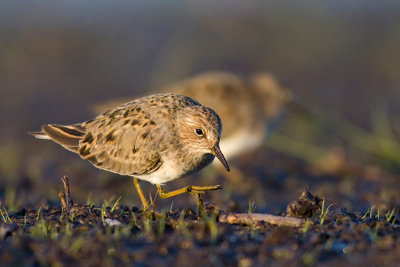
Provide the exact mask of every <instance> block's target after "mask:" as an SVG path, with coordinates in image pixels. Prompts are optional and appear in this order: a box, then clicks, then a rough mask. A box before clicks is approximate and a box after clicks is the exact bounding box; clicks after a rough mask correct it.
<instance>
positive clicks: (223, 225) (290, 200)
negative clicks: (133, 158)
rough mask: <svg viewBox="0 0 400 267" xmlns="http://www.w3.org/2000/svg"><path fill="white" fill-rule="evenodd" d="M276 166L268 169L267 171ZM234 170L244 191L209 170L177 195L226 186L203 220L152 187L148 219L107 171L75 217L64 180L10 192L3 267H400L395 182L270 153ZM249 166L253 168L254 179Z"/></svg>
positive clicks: (78, 200) (75, 195)
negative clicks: (229, 217) (232, 218)
mask: <svg viewBox="0 0 400 267" xmlns="http://www.w3.org/2000/svg"><path fill="white" fill-rule="evenodd" d="M73 160H77V159H75V158H73V159H71V161H73ZM246 160H249V161H250V162H247V161H246ZM66 161H67V162H64V163H63V164H68V162H69V160H68V159H67V160H66ZM78 162H79V161H78ZM265 162H268V164H269V168H268V169H265V168H263V167H262V166H263V164H264V163H265ZM235 164H236V167H237V168H238V169H239V168H240V169H242V170H243V173H241V175H243V176H242V177H239V178H238V180H234V181H232V180H229V179H227V178H223V176H222V175H220V174H219V173H218V172H216V171H213V170H212V167H210V170H209V171H208V172H207V171H205V173H201V174H199V175H197V176H195V177H190V178H185V179H182V180H180V181H177V182H176V183H174V184H173V185H172V186H170V187H174V188H175V187H176V188H177V187H178V186H179V185H186V184H190V183H196V182H197V184H199V183H200V184H206V183H208V184H210V183H211V182H219V183H221V184H222V185H223V186H224V189H223V190H221V191H218V192H209V193H207V194H205V195H202V196H201V198H202V199H203V201H204V210H203V212H201V214H200V215H201V216H200V217H199V213H198V211H197V208H196V201H195V197H194V196H191V195H183V196H179V197H176V198H173V199H166V200H163V199H160V198H157V197H156V196H155V190H154V189H153V188H152V187H148V186H146V185H145V184H144V186H145V188H146V189H147V190H148V191H149V192H150V193H151V194H152V195H151V196H152V198H154V206H153V208H151V209H148V210H145V211H144V210H142V209H141V207H140V206H139V203H140V202H139V199H138V198H137V197H136V192H134V189H133V185H132V184H131V182H130V181H129V180H128V179H125V178H124V179H122V180H119V179H121V178H120V177H115V176H111V177H107V176H106V177H104V176H103V177H96V175H104V174H101V173H100V174H98V173H97V172H96V171H95V172H94V173H90V172H89V173H86V174H85V175H87V176H86V178H85V179H83V177H85V176H81V177H82V179H76V178H74V177H73V176H71V177H70V179H69V181H70V184H71V191H72V195H71V198H72V199H73V200H74V202H75V204H74V205H73V206H72V208H71V210H70V212H67V210H66V209H65V208H63V207H62V205H61V202H60V199H59V197H58V194H56V193H58V192H59V191H63V183H62V182H61V179H60V178H53V179H44V180H39V181H36V182H35V183H30V184H29V183H26V184H28V186H25V187H21V188H18V189H16V190H15V191H14V193H12V191H11V189H10V190H9V191H7V192H4V195H3V196H4V199H5V201H8V203H7V202H2V207H1V208H2V210H1V211H2V212H1V218H0V220H1V223H0V238H1V242H0V251H1V254H0V255H1V256H0V257H1V258H0V262H2V265H3V264H4V265H3V266H5V265H9V266H16V265H33V266H65V265H72V264H73V265H85V266H113V265H117V266H118V265H119V266H121V265H126V264H135V265H138V266H173V265H177V266H187V265H192V266H267V265H268V266H281V265H287V266H345V265H352V266H357V265H359V266H361V265H365V264H366V263H368V264H369V265H371V266H377V265H379V266H393V264H396V262H398V260H399V259H400V256H399V255H400V254H399V253H398V252H399V249H400V239H399V237H400V216H399V212H398V211H399V209H398V207H399V198H398V196H397V193H396V192H398V190H400V189H399V188H398V187H399V185H398V183H397V180H396V175H393V174H391V173H389V172H386V171H384V170H383V169H378V170H379V171H378V170H375V172H373V173H372V174H371V173H370V172H372V171H369V172H367V171H364V172H355V171H354V169H351V170H345V169H342V170H337V173H336V174H326V173H321V172H320V173H318V171H316V170H315V169H313V168H310V166H309V165H308V164H306V163H304V162H303V161H300V160H298V159H296V158H293V157H289V156H285V155H282V154H280V153H276V152H273V151H271V150H268V149H265V150H264V149H261V150H259V151H256V152H254V153H252V154H251V155H247V156H246V157H245V158H243V159H242V160H240V161H237V162H236V163H235ZM235 164H234V165H235ZM249 164H253V165H252V167H251V168H246V167H245V166H247V165H249ZM50 165H51V164H50ZM45 166H46V167H47V168H50V167H49V164H48V163H46V164H45ZM370 168H372V167H370ZM85 169H89V171H90V170H91V168H90V167H89V166H86V165H82V166H80V165H78V166H74V171H75V173H76V175H82V174H80V172H81V171H84V170H85ZM254 170H257V171H258V173H254ZM350 171H352V172H350ZM358 171H359V169H358ZM51 173H52V172H51ZM368 173H369V174H368ZM367 174H368V175H367ZM257 175H258V176H257ZM210 177H214V178H210ZM379 177H380V179H377V178H379ZM25 179H26V180H30V179H33V178H32V177H31V178H29V177H26V178H25ZM95 179H98V180H95ZM101 179H105V180H107V182H104V181H101ZM80 180H83V181H80ZM46 181H47V184H46ZM49 181H51V182H49ZM95 181H98V182H97V183H95ZM37 182H39V184H38V183H37ZM86 183H89V184H90V185H91V186H87V185H86ZM131 185H132V186H131ZM79 187H81V188H79ZM84 189H86V190H87V191H84ZM10 192H11V193H10ZM46 192H47V193H46ZM89 192H92V193H89ZM93 192H94V193H93ZM115 193H118V194H119V195H118V196H121V198H119V197H114V196H113V195H112V194H115ZM53 194H54V197H52V195H53ZM10 195H11V196H10ZM107 197H108V199H107V200H105V199H106V198H107ZM89 198H91V200H90V199H89ZM118 198H119V199H118ZM213 203H214V204H213ZM10 204H13V205H10ZM227 213H242V214H254V213H263V214H265V213H269V214H274V215H280V216H291V217H297V218H301V219H302V224H301V225H300V226H298V227H287V226H277V225H271V224H269V223H266V222H257V221H254V222H252V223H247V224H240V223H233V224H230V223H227V222H220V221H219V218H220V216H221V215H223V214H227Z"/></svg>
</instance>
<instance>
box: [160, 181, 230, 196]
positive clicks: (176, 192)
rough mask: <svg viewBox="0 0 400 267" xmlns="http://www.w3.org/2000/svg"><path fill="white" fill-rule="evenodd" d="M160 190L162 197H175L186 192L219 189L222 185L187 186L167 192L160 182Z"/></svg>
mask: <svg viewBox="0 0 400 267" xmlns="http://www.w3.org/2000/svg"><path fill="white" fill-rule="evenodd" d="M157 188H158V192H159V194H160V197H162V198H169V197H174V196H177V195H180V194H184V193H189V194H203V193H205V191H209V190H219V189H222V186H220V185H215V186H186V187H184V188H181V189H178V190H174V191H171V192H166V191H164V189H162V188H161V186H160V185H159V184H158V185H157Z"/></svg>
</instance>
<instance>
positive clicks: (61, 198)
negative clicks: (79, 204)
mask: <svg viewBox="0 0 400 267" xmlns="http://www.w3.org/2000/svg"><path fill="white" fill-rule="evenodd" d="M58 197H59V198H60V200H61V205H62V207H63V210H67V209H68V207H67V202H65V193H64V192H59V193H58Z"/></svg>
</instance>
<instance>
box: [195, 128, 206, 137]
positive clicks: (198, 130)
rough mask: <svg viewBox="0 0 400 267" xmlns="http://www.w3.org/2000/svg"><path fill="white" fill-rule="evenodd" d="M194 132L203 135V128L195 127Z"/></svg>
mask: <svg viewBox="0 0 400 267" xmlns="http://www.w3.org/2000/svg"><path fill="white" fill-rule="evenodd" d="M194 132H195V133H196V134H197V135H198V136H203V135H204V133H203V130H202V129H199V128H197V129H196V130H194Z"/></svg>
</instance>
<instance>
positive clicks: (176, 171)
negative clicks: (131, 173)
mask: <svg viewBox="0 0 400 267" xmlns="http://www.w3.org/2000/svg"><path fill="white" fill-rule="evenodd" d="M162 161H163V164H162V165H161V166H160V168H159V169H158V170H156V171H155V172H153V173H150V174H146V175H137V176H135V177H137V178H139V179H141V180H144V181H147V182H150V183H152V184H164V183H166V182H169V181H171V180H175V179H177V178H180V177H182V175H183V169H182V166H180V164H179V162H177V161H176V160H168V159H165V158H163V160H162Z"/></svg>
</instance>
